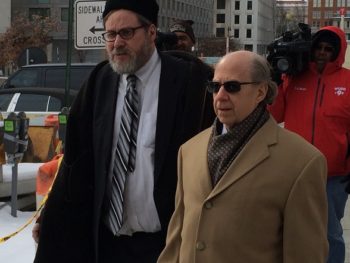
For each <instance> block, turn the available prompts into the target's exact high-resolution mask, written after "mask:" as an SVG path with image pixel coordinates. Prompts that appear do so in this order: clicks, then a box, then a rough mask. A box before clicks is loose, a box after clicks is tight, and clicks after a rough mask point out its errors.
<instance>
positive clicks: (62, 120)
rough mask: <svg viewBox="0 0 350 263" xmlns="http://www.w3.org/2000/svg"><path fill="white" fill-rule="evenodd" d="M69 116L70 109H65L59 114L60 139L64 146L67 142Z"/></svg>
mask: <svg viewBox="0 0 350 263" xmlns="http://www.w3.org/2000/svg"><path fill="white" fill-rule="evenodd" d="M68 115H69V109H68V108H67V107H63V108H62V110H61V112H60V113H59V114H58V138H59V139H60V140H61V141H62V145H64V142H65V140H66V127H67V120H68Z"/></svg>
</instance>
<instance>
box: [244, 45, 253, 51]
mask: <svg viewBox="0 0 350 263" xmlns="http://www.w3.org/2000/svg"><path fill="white" fill-rule="evenodd" d="M244 49H245V50H248V51H253V45H244Z"/></svg>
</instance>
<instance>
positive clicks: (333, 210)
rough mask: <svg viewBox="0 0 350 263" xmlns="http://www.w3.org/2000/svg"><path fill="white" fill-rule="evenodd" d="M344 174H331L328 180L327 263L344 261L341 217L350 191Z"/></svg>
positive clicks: (342, 262)
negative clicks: (346, 189) (347, 189)
mask: <svg viewBox="0 0 350 263" xmlns="http://www.w3.org/2000/svg"><path fill="white" fill-rule="evenodd" d="M343 180H344V176H331V177H329V178H328V180H327V197H328V243H329V255H328V261H327V263H344V261H345V242H344V238H343V227H342V225H341V219H342V218H343V216H344V210H345V206H346V201H347V200H348V193H347V192H345V186H346V184H345V183H343V182H342V181H343Z"/></svg>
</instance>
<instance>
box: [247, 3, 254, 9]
mask: <svg viewBox="0 0 350 263" xmlns="http://www.w3.org/2000/svg"><path fill="white" fill-rule="evenodd" d="M252 9H253V3H252V1H248V2H247V10H252Z"/></svg>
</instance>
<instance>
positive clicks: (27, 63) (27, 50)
mask: <svg viewBox="0 0 350 263" xmlns="http://www.w3.org/2000/svg"><path fill="white" fill-rule="evenodd" d="M26 65H29V48H27V49H26Z"/></svg>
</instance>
